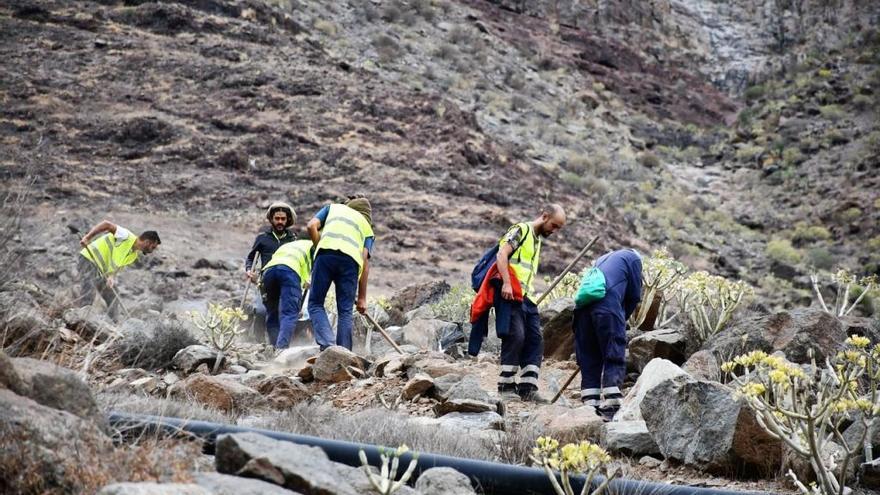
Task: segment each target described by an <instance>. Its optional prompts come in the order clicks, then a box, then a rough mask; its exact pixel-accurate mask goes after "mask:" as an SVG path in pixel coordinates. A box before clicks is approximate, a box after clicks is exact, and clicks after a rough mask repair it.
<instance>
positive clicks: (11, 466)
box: [0, 426, 201, 495]
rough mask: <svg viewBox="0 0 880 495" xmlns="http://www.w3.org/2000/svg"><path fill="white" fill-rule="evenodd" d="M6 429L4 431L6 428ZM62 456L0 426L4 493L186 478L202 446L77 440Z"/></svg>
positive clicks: (156, 441) (158, 441) (54, 491)
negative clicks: (105, 443) (99, 442)
mask: <svg viewBox="0 0 880 495" xmlns="http://www.w3.org/2000/svg"><path fill="white" fill-rule="evenodd" d="M4 430H5V431H4ZM71 433H72V436H73V437H74V443H73V445H72V446H71V450H70V452H68V453H67V454H68V455H66V456H65V457H64V460H63V461H62V462H60V463H58V462H57V454H56V455H51V454H50V453H47V452H45V451H44V447H43V446H41V445H39V444H38V443H36V442H32V441H29V438H27V434H26V433H25V432H23V431H20V430H18V429H14V428H10V427H8V426H6V427H5V428H4V427H0V452H3V455H2V456H0V493H15V494H20V495H30V494H35V495H36V494H50V495H54V494H69V493H95V492H97V491H98V490H99V489H100V488H101V487H103V486H105V485H107V484H110V483H114V482H122V481H172V482H187V481H190V476H191V473H192V471H193V470H194V468H195V460H196V459H198V457H199V454H200V452H201V445H200V444H199V443H196V442H191V441H186V442H184V441H180V440H174V439H170V438H159V437H154V436H149V437H142V438H140V439H138V441H137V442H135V443H133V444H129V445H123V446H121V447H116V448H113V447H112V446H111V447H109V450H108V446H107V445H104V446H98V445H93V444H92V443H90V442H86V441H76V440H75V439H76V432H71Z"/></svg>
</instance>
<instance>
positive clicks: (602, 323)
mask: <svg viewBox="0 0 880 495" xmlns="http://www.w3.org/2000/svg"><path fill="white" fill-rule="evenodd" d="M573 328H574V344H575V347H574V349H575V355H576V356H577V361H578V365H579V366H580V367H581V400H582V401H583V402H584V404H587V405H590V406H596V407H597V408H598V409H599V412H601V413H602V414H603V415H609V416H610V415H613V414H614V413H615V412H617V410H618V409H620V401H621V399H622V398H623V394H622V393H621V392H620V386H621V385H622V384H623V379H624V377H625V376H626V357H625V356H626V322H625V321H623V320H622V319H620V316H619V315H615V314H612V313H607V312H604V311H600V310H596V309H593V308H591V307H590V306H585V307H583V308H577V309H575V311H574V325H573Z"/></svg>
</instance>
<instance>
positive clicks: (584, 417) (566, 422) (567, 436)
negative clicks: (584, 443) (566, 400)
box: [531, 404, 605, 442]
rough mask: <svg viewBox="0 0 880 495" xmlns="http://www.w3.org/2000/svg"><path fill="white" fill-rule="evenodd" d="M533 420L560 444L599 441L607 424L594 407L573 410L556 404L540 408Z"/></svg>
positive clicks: (534, 414)
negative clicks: (604, 425) (603, 426)
mask: <svg viewBox="0 0 880 495" xmlns="http://www.w3.org/2000/svg"><path fill="white" fill-rule="evenodd" d="M531 419H533V420H534V421H535V422H536V423H537V424H538V425H541V426H543V427H544V430H545V431H546V432H548V433H549V434H550V436H552V437H554V438H556V439H558V440H559V441H560V442H574V441H580V440H592V441H598V440H599V438H600V436H601V433H602V425H603V424H604V423H605V422H604V421H603V420H602V416H599V415H598V414H597V413H596V409H595V408H593V407H588V406H580V407H577V408H574V409H572V408H568V407H564V406H559V405H555V404H551V405H546V406H542V407H540V408H538V409H537V410H535V412H533V413H532V416H531Z"/></svg>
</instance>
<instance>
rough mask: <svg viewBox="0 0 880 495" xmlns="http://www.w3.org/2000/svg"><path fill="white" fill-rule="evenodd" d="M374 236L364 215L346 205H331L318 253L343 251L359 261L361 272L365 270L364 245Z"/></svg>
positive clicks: (322, 229) (322, 230)
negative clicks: (326, 250) (330, 250)
mask: <svg viewBox="0 0 880 495" xmlns="http://www.w3.org/2000/svg"><path fill="white" fill-rule="evenodd" d="M372 236H373V228H372V227H370V223H369V222H367V219H366V218H364V216H363V215H361V214H360V213H358V212H357V211H355V210H353V209H351V208H349V207H348V206H345V205H340V204H334V205H330V211H329V213H327V219H326V220H325V221H324V226H323V227H322V228H321V240H320V241H319V242H318V251H320V250H322V249H333V250H336V251H342V252H343V253H345V254H347V255H348V256H350V257H351V258H352V259H353V260H355V261H357V264H358V266H359V268H360V269H359V272H360V271H363V269H364V259H363V253H364V244H365V242H366V239H367V237H372Z"/></svg>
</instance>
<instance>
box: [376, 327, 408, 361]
mask: <svg viewBox="0 0 880 495" xmlns="http://www.w3.org/2000/svg"><path fill="white" fill-rule="evenodd" d="M385 333H387V334H388V336H389V337H391V340H392V341H394V343H395V344H397V346H398V347H400V346H401V345H403V344H404V342H405V341H406V339H405V338H404V335H403V329H402V328H400V327H388V328H386V329H385ZM370 354H371V355H373V356H386V355H392V354H393V355H397V356H399V355H400V353H398V352H397V349H395V348H394V347H393V346H392V345H391V344H390V343H389V342H388V341H387V340H385V337H383V336H382V334H380V333H379V332H373V333H372V335H371V336H370Z"/></svg>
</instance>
